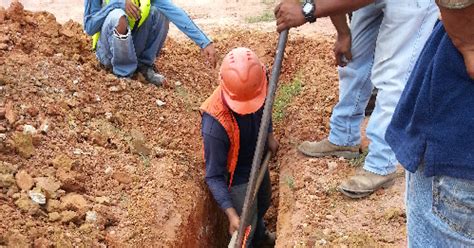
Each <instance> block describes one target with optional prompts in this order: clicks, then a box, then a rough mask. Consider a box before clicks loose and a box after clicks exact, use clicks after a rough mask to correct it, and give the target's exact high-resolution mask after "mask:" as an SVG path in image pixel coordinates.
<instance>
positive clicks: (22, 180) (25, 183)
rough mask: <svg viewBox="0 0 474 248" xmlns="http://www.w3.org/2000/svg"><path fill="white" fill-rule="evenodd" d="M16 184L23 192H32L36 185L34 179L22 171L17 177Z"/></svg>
mask: <svg viewBox="0 0 474 248" xmlns="http://www.w3.org/2000/svg"><path fill="white" fill-rule="evenodd" d="M15 179H16V184H17V185H18V187H19V188H20V189H22V190H30V189H31V187H33V185H34V184H35V182H34V181H33V178H32V177H31V176H30V174H28V173H27V172H26V171H24V170H21V171H19V172H18V173H16V175H15Z"/></svg>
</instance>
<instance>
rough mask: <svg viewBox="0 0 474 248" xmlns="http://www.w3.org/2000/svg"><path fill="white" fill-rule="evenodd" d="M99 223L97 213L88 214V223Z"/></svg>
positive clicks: (90, 212)
mask: <svg viewBox="0 0 474 248" xmlns="http://www.w3.org/2000/svg"><path fill="white" fill-rule="evenodd" d="M96 221H97V213H96V212H95V211H87V212H86V222H89V223H94V222H96Z"/></svg>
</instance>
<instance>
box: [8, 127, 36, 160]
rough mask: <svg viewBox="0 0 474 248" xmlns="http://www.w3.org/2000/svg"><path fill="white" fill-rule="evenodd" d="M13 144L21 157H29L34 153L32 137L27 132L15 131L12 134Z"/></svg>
mask: <svg viewBox="0 0 474 248" xmlns="http://www.w3.org/2000/svg"><path fill="white" fill-rule="evenodd" d="M12 139H13V146H14V147H15V151H16V152H17V153H18V154H19V155H20V156H21V157H23V158H31V157H32V156H33V155H34V154H35V147H34V146H33V137H32V136H31V135H29V134H24V133H15V135H13V138H12Z"/></svg>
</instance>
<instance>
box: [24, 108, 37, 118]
mask: <svg viewBox="0 0 474 248" xmlns="http://www.w3.org/2000/svg"><path fill="white" fill-rule="evenodd" d="M26 113H28V114H29V115H30V116H31V117H35V116H37V115H38V114H39V110H38V108H37V107H35V106H30V107H29V108H27V109H26Z"/></svg>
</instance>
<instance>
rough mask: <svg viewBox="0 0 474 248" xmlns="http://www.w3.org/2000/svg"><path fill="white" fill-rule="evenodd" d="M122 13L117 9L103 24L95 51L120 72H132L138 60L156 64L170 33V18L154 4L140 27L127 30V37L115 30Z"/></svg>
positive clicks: (102, 62)
mask: <svg viewBox="0 0 474 248" xmlns="http://www.w3.org/2000/svg"><path fill="white" fill-rule="evenodd" d="M122 16H125V17H126V14H125V11H123V10H122V9H114V10H112V11H111V12H110V13H109V14H108V15H107V18H106V19H105V21H104V24H102V29H101V35H100V38H99V41H98V43H97V49H96V55H97V59H98V60H99V61H100V63H101V64H103V65H105V66H106V67H111V68H112V70H113V72H114V74H115V75H117V76H122V77H126V76H130V75H132V74H133V73H134V72H135V70H136V69H137V66H138V65H139V64H143V65H148V66H151V65H153V64H154V62H155V59H156V57H157V56H158V54H159V52H160V50H161V48H162V47H163V44H164V42H165V40H166V36H167V35H168V29H169V21H168V19H167V18H166V17H165V15H163V14H162V13H161V12H159V11H158V10H157V9H156V8H155V7H151V10H150V15H149V16H148V18H147V19H146V21H145V22H144V23H143V24H142V26H140V27H139V28H135V29H134V30H130V28H129V30H128V34H127V35H126V36H125V37H118V36H117V35H116V34H115V32H114V30H115V28H116V27H117V26H118V23H119V20H120V18H121V17H122Z"/></svg>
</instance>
